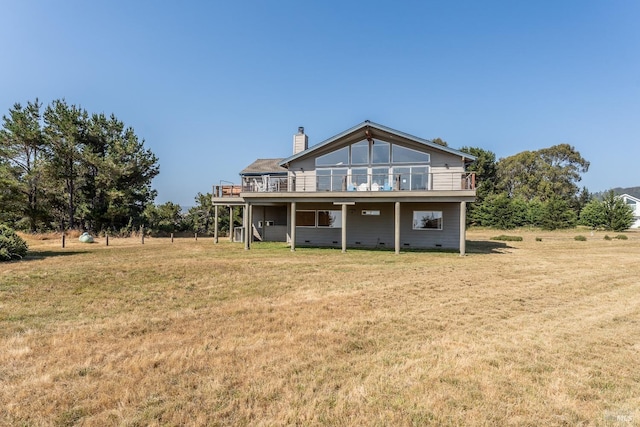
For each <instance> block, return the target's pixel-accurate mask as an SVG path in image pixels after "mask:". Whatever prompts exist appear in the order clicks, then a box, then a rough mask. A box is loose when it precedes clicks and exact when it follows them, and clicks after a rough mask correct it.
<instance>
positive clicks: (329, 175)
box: [316, 169, 348, 191]
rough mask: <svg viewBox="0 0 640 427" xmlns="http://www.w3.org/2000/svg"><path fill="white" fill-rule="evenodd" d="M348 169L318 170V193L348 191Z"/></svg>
mask: <svg viewBox="0 0 640 427" xmlns="http://www.w3.org/2000/svg"><path fill="white" fill-rule="evenodd" d="M347 171H348V169H318V170H317V171H316V190H317V191H347Z"/></svg>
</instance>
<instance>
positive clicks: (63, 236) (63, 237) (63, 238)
mask: <svg viewBox="0 0 640 427" xmlns="http://www.w3.org/2000/svg"><path fill="white" fill-rule="evenodd" d="M64 240H65V235H64V232H63V233H62V249H64Z"/></svg>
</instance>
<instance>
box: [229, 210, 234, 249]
mask: <svg viewBox="0 0 640 427" xmlns="http://www.w3.org/2000/svg"><path fill="white" fill-rule="evenodd" d="M229 241H230V242H231V243H233V206H232V205H229Z"/></svg>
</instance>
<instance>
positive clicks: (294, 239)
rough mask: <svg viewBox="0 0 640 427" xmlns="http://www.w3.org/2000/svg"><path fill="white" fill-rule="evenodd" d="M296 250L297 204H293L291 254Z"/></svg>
mask: <svg viewBox="0 0 640 427" xmlns="http://www.w3.org/2000/svg"><path fill="white" fill-rule="evenodd" d="M295 250H296V202H291V252H295Z"/></svg>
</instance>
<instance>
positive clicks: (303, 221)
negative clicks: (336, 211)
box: [296, 211, 316, 227]
mask: <svg viewBox="0 0 640 427" xmlns="http://www.w3.org/2000/svg"><path fill="white" fill-rule="evenodd" d="M296 226H298V227H315V226H316V211H296Z"/></svg>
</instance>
